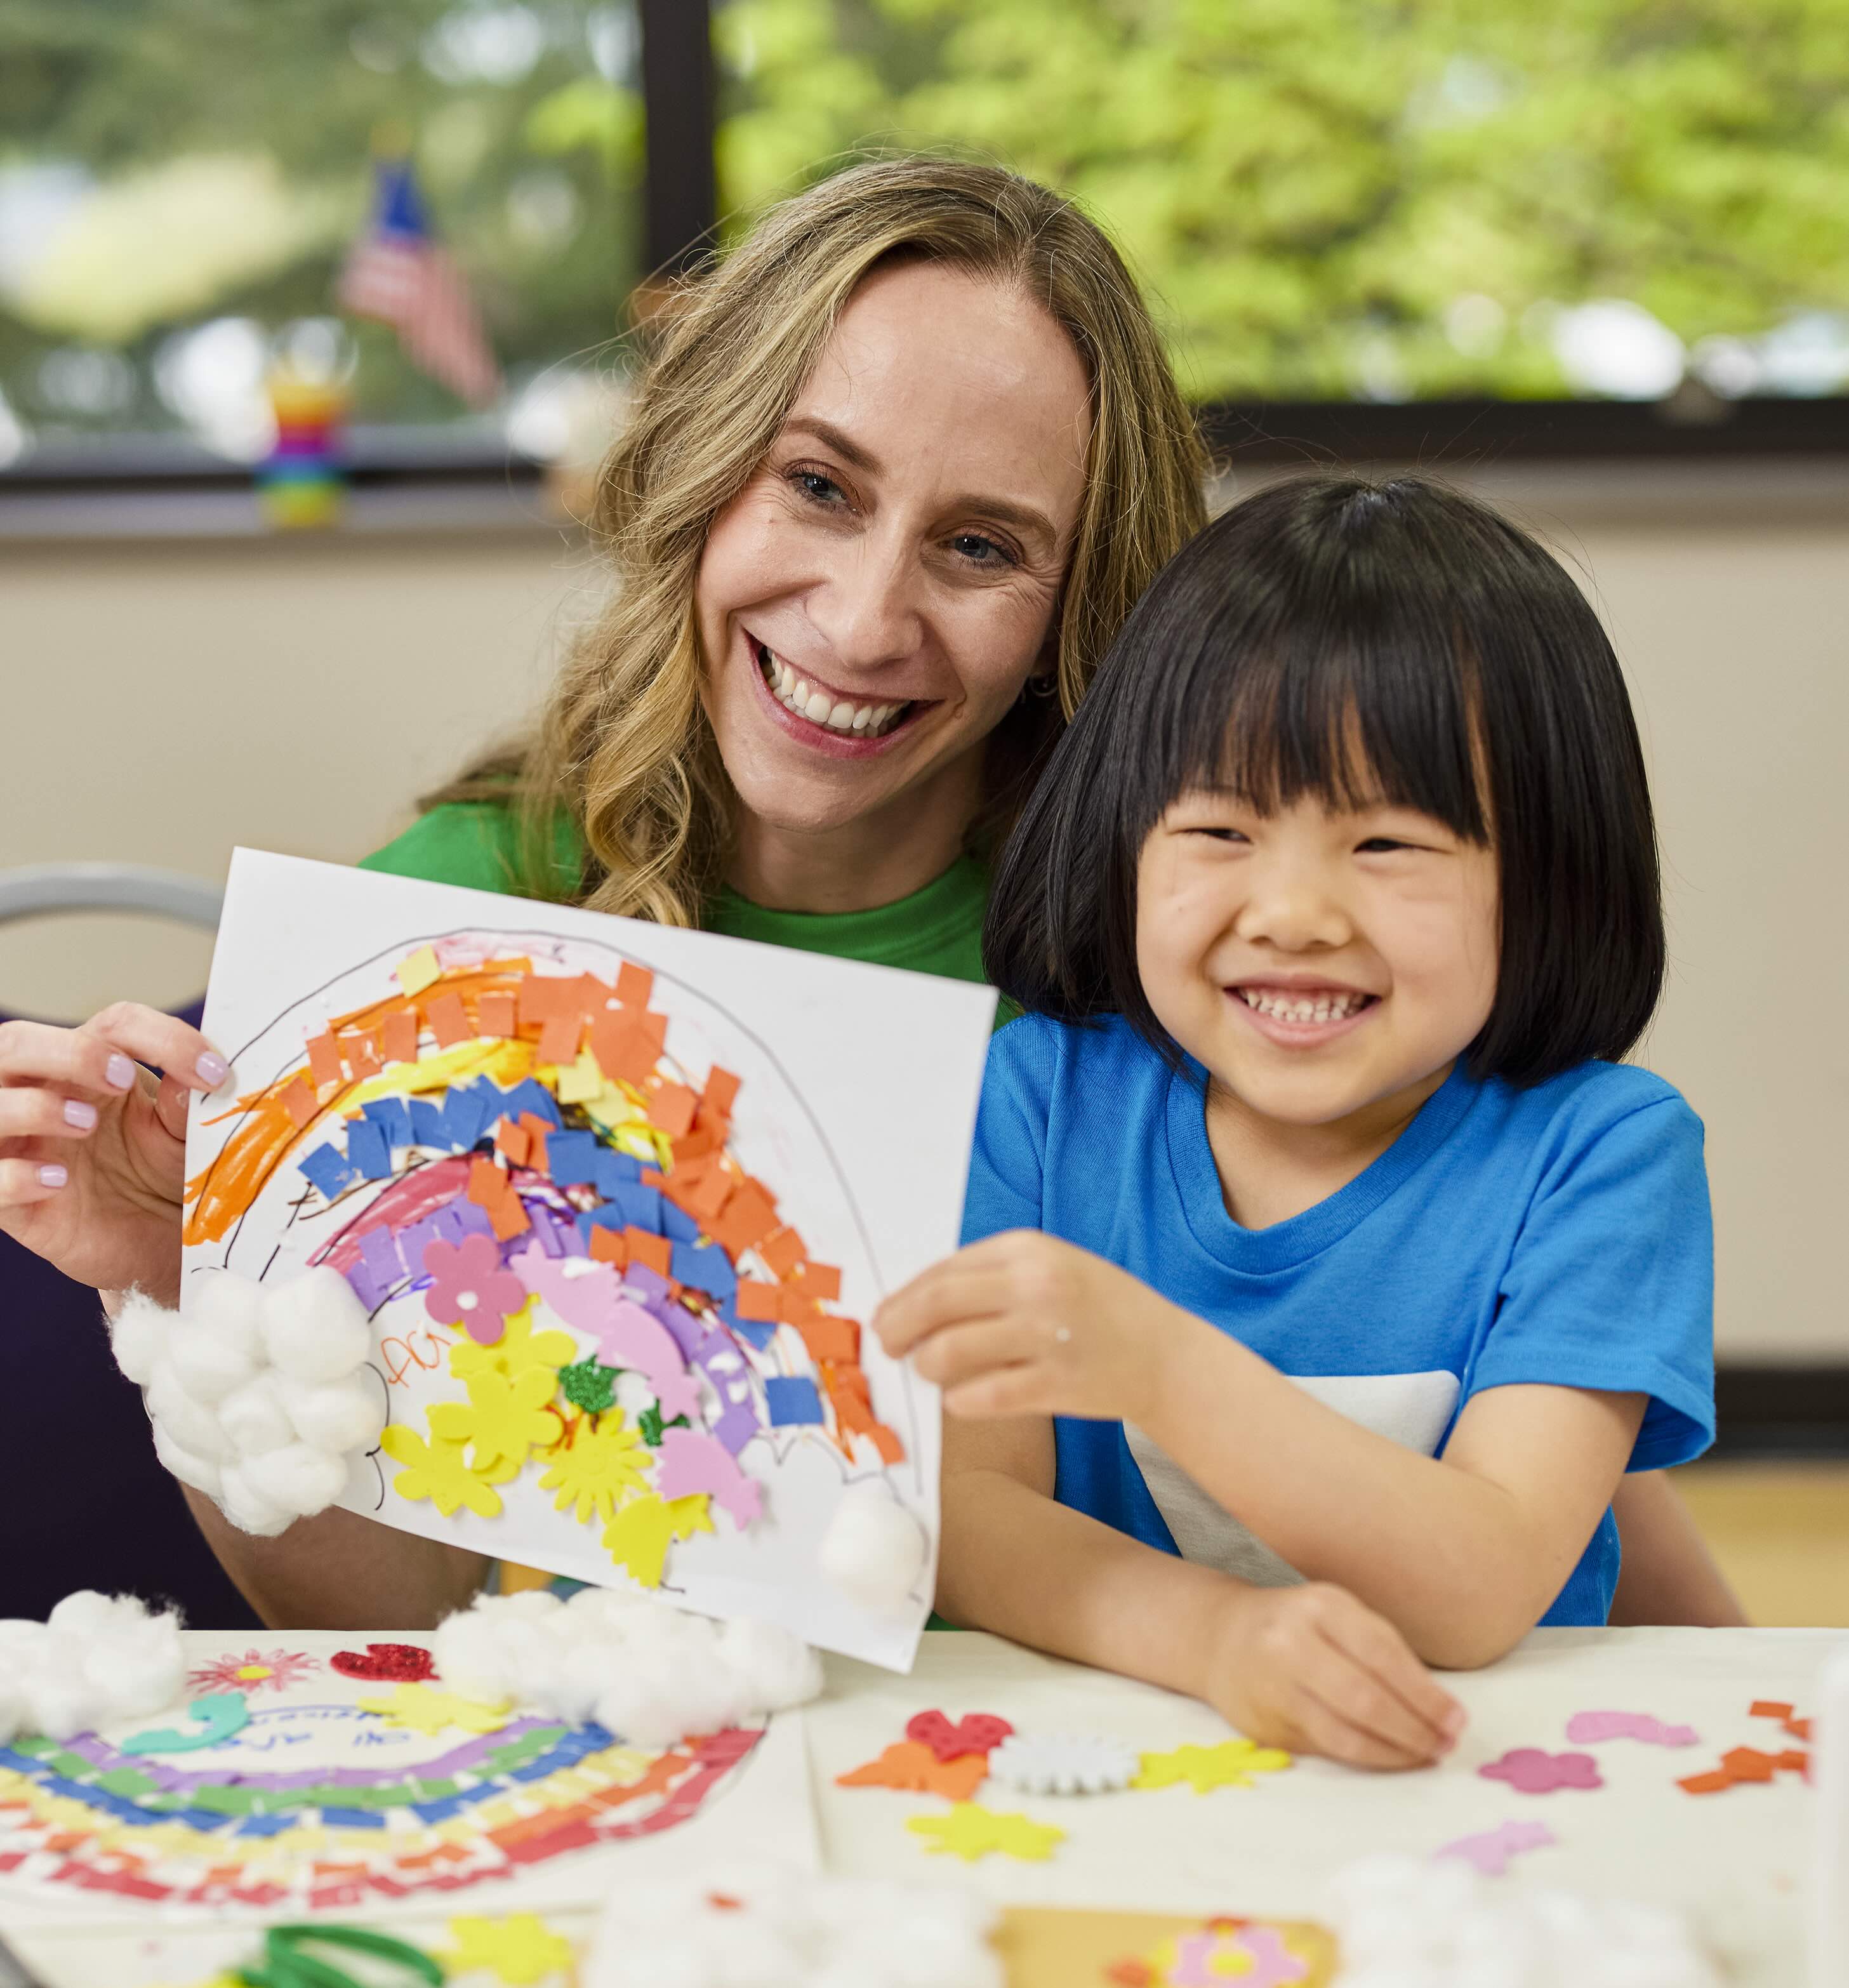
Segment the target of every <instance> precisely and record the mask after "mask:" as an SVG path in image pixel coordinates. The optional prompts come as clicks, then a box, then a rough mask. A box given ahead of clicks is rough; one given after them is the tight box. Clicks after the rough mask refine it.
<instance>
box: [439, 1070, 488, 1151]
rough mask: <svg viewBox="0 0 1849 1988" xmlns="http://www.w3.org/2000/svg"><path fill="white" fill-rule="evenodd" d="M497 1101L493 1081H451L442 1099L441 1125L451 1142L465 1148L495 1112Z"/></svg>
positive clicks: (472, 1141) (475, 1138)
mask: <svg viewBox="0 0 1849 1988" xmlns="http://www.w3.org/2000/svg"><path fill="white" fill-rule="evenodd" d="M500 1102H501V1094H500V1092H499V1090H497V1089H496V1088H495V1086H494V1085H493V1084H488V1083H486V1082H484V1083H482V1084H480V1085H475V1084H451V1086H450V1087H449V1095H448V1097H445V1099H444V1100H443V1126H444V1129H445V1131H447V1132H448V1134H449V1139H450V1144H451V1145H453V1146H455V1147H457V1148H459V1149H460V1150H461V1151H464V1152H467V1151H468V1149H469V1148H470V1147H471V1146H472V1145H473V1144H475V1141H477V1140H478V1138H481V1136H482V1131H483V1129H484V1128H485V1127H486V1126H487V1125H488V1124H491V1123H492V1121H493V1119H494V1117H495V1116H496V1115H498V1114H499V1107H500Z"/></svg>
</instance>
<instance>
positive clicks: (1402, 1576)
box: [875, 1231, 1644, 1669]
mask: <svg viewBox="0 0 1849 1988" xmlns="http://www.w3.org/2000/svg"><path fill="white" fill-rule="evenodd" d="M875 1324H876V1327H877V1330H878V1331H879V1334H880V1336H881V1340H882V1341H883V1342H884V1344H885V1345H886V1347H887V1351H889V1352H891V1353H894V1354H906V1353H909V1352H912V1351H914V1349H915V1350H916V1353H917V1361H916V1364H917V1366H918V1371H919V1372H920V1373H921V1374H923V1375H924V1376H925V1378H927V1379H929V1380H933V1381H938V1382H939V1383H941V1384H942V1385H943V1386H944V1387H945V1388H946V1389H947V1390H948V1393H947V1395H946V1398H945V1407H946V1408H947V1410H948V1412H950V1413H951V1414H952V1415H965V1416H970V1417H991V1416H1004V1415H1013V1416H1019V1415H1030V1414H1031V1415H1062V1414H1063V1415H1089V1416H1095V1417H1098V1418H1103V1419H1108V1420H1113V1421H1115V1420H1120V1419H1121V1420H1124V1421H1128V1422H1135V1423H1137V1425H1139V1426H1141V1428H1144V1430H1146V1431H1147V1432H1148V1434H1149V1435H1151V1436H1152V1437H1153V1438H1154V1439H1155V1441H1156V1442H1159V1443H1160V1444H1161V1445H1162V1447H1163V1448H1164V1449H1165V1450H1167V1451H1168V1453H1169V1455H1171V1456H1172V1457H1173V1458H1174V1459H1175V1461H1176V1462H1178V1464H1180V1466H1181V1468H1182V1469H1184V1470H1185V1471H1187V1472H1188V1474H1189V1475H1190V1476H1192V1477H1193V1478H1195V1480H1196V1481H1197V1482H1198V1483H1200V1484H1201V1485H1202V1486H1203V1487H1204V1488H1205V1489H1206V1490H1207V1491H1208V1493H1211V1495H1212V1496H1213V1497H1214V1498H1215V1499H1217V1500H1218V1501H1219V1503H1220V1504H1222V1505H1223V1506H1225V1509H1226V1510H1228V1511H1229V1512H1230V1513H1232V1514H1233V1515H1234V1516H1235V1517H1237V1518H1239V1519H1240V1520H1242V1521H1243V1522H1244V1523H1245V1524H1246V1526H1248V1527H1249V1529H1250V1530H1252V1532H1253V1533H1255V1534H1256V1535H1257V1537H1259V1539H1261V1540H1263V1541H1264V1542H1265V1543H1266V1545H1267V1546H1269V1547H1271V1548H1272V1549H1273V1551H1274V1552H1276V1553H1278V1554H1281V1555H1282V1556H1283V1558H1284V1559H1285V1560H1288V1561H1289V1562H1290V1564H1291V1565H1292V1566H1293V1567H1296V1568H1298V1569H1299V1570H1300V1571H1301V1572H1303V1574H1306V1576H1308V1577H1310V1579H1311V1580H1313V1581H1333V1582H1336V1583H1338V1584H1340V1585H1341V1586H1342V1587H1346V1588H1348V1589H1350V1591H1352V1592H1353V1593H1354V1594H1355V1595H1357V1596H1358V1597H1360V1599H1361V1601H1364V1602H1365V1603H1367V1605H1368V1606H1369V1607H1370V1608H1374V1609H1377V1610H1378V1611H1379V1612H1380V1613H1381V1614H1383V1615H1384V1616H1386V1617H1387V1618H1388V1620H1389V1621H1391V1622H1392V1623H1394V1625H1396V1626H1397V1627H1398V1628H1399V1629H1400V1630H1401V1631H1402V1633H1403V1634H1404V1636H1405V1638H1406V1640H1407V1641H1408V1643H1409V1644H1410V1645H1411V1647H1412V1648H1413V1650H1414V1651H1415V1652H1417V1653H1418V1655H1419V1656H1420V1657H1421V1658H1424V1659H1425V1662H1428V1663H1432V1664H1437V1665H1444V1666H1446V1667H1448V1668H1457V1669H1470V1668H1475V1667H1476V1666H1477V1665H1482V1664H1486V1663H1490V1662H1494V1661H1495V1659H1496V1658H1498V1657H1499V1656H1501V1655H1503V1654H1504V1653H1505V1652H1506V1651H1508V1650H1509V1649H1510V1648H1512V1647H1513V1645H1515V1643H1516V1642H1517V1641H1519V1639H1520V1638H1521V1637H1522V1636H1523V1635H1526V1632H1527V1631H1529V1630H1530V1629H1531V1628H1533V1626H1534V1625H1535V1623H1536V1621H1537V1620H1538V1619H1539V1618H1540V1616H1541V1614H1543V1612H1544V1611H1545V1610H1546V1608H1547V1605H1548V1604H1549V1603H1550V1601H1552V1600H1553V1597H1554V1596H1555V1595H1556V1594H1558V1593H1559V1591H1560V1588H1561V1587H1562V1586H1563V1584H1565V1581H1566V1580H1567V1576H1568V1574H1570V1573H1571V1572H1572V1570H1573V1568H1574V1564H1576V1562H1577V1560H1578V1559H1579V1557H1580V1554H1583V1553H1584V1550H1585V1548H1586V1544H1587V1541H1588V1540H1590V1538H1591V1537H1592V1533H1593V1530H1594V1526H1596V1525H1597V1523H1598V1520H1599V1517H1600V1515H1601V1513H1603V1512H1604V1510H1605V1507H1606V1506H1607V1504H1609V1503H1610V1502H1611V1494H1612V1493H1613V1491H1614V1489H1615V1488H1616V1486H1617V1483H1618V1479H1619V1478H1620V1476H1621V1474H1622V1472H1623V1470H1624V1465H1625V1463H1626V1462H1627V1461H1628V1459H1629V1457H1630V1454H1631V1445H1632V1444H1633V1442H1634V1440H1635V1438H1636V1435H1637V1432H1638V1427H1639V1425H1640V1424H1641V1422H1642V1419H1643V1413H1644V1396H1643V1395H1638V1394H1624V1395H1620V1394H1604V1393H1598V1392H1594V1391H1590V1390H1584V1389H1580V1388H1561V1387H1551V1386H1505V1387H1498V1388H1490V1389H1488V1390H1486V1391H1485V1392H1483V1393H1482V1394H1480V1395H1477V1396H1476V1397H1475V1398H1474V1399H1472V1401H1470V1402H1469V1404H1468V1405H1467V1406H1466V1407H1465V1410H1464V1412H1463V1413H1462V1415H1460V1416H1459V1419H1458V1423H1457V1426H1456V1428H1455V1429H1454V1430H1453V1432H1452V1438H1451V1440H1450V1442H1449V1443H1448V1445H1446V1447H1445V1454H1444V1455H1443V1457H1442V1459H1441V1458H1435V1457H1429V1456H1422V1455H1419V1454H1418V1452H1415V1451H1413V1450H1411V1449H1406V1448H1404V1446H1403V1445H1401V1444H1398V1443H1396V1442H1391V1441H1390V1440H1389V1439H1388V1438H1387V1437H1385V1436H1381V1435H1376V1434H1375V1433H1374V1432H1373V1431H1372V1430H1371V1429H1367V1428H1363V1427H1362V1426H1361V1424H1359V1423H1358V1422H1352V1421H1350V1419H1349V1418H1347V1416H1346V1415H1340V1414H1339V1413H1337V1411H1336V1410H1334V1409H1333V1408H1327V1407H1325V1406H1324V1405H1323V1403H1321V1402H1320V1401H1317V1400H1316V1399H1314V1398H1313V1397H1312V1396H1311V1395H1308V1394H1306V1392H1305V1391H1303V1389H1302V1388H1299V1387H1297V1386H1296V1385H1295V1384H1293V1382H1291V1381H1289V1380H1288V1379H1286V1378H1285V1376H1284V1375H1283V1374H1280V1373H1279V1372H1278V1371H1277V1370H1276V1368H1273V1367H1272V1366H1271V1365H1269V1364H1268V1363H1267V1362H1266V1361H1264V1360H1263V1359H1261V1358H1260V1357H1259V1356H1258V1355H1257V1354H1255V1353H1253V1352H1252V1351H1249V1349H1248V1348H1247V1347H1244V1346H1242V1345H1241V1344H1239V1342H1238V1341H1236V1340H1234V1339H1232V1338H1231V1337H1229V1336H1228V1335H1227V1334H1225V1333H1223V1332H1221V1331H1219V1330H1217V1329H1216V1328H1215V1327H1213V1326H1212V1325H1209V1324H1207V1323H1206V1322H1205V1320H1202V1319H1198V1318H1196V1317H1194V1316H1193V1315H1192V1313H1188V1312H1185V1311H1183V1310H1181V1308H1180V1307H1178V1306H1177V1305H1174V1304H1171V1303H1169V1301H1168V1300H1167V1299H1165V1298H1162V1297H1158V1295H1157V1294H1156V1293H1154V1291H1152V1290H1150V1289H1149V1288H1148V1286H1146V1285H1144V1284H1142V1283H1139V1282H1138V1281H1137V1280H1136V1279H1135V1278H1134V1277H1132V1276H1129V1275H1128V1274H1127V1273H1126V1272H1124V1271H1122V1270H1118V1269H1117V1268H1116V1266H1114V1265H1112V1264H1109V1263H1105V1262H1104V1260H1103V1259H1100V1258H1099V1257H1097V1256H1092V1255H1090V1253H1088V1252H1087V1251H1084V1250H1082V1249H1076V1248H1074V1247H1073V1246H1072V1245H1071V1244H1070V1243H1066V1242H1060V1241H1057V1240H1056V1239H1054V1238H1053V1237H1051V1236H1044V1235H1041V1234H1039V1233H1036V1232H1030V1231H1016V1232H1012V1233H1009V1234H1005V1235H1001V1236H992V1237H991V1238H990V1239H989V1240H988V1241H986V1242H980V1243H978V1244H975V1246H972V1247H971V1248H969V1249H964V1250H962V1251H960V1252H959V1253H958V1254H957V1255H956V1256H953V1257H952V1258H950V1259H948V1261H946V1262H945V1263H941V1264H939V1265H938V1266H936V1267H935V1269H933V1270H928V1271H927V1272H926V1273H924V1276H921V1277H920V1278H918V1279H917V1280H915V1281H914V1283H911V1285H909V1286H908V1287H907V1288H906V1289H905V1290H904V1291H901V1293H898V1294H897V1296H896V1297H893V1298H891V1299H890V1300H887V1303H886V1304H885V1305H884V1306H883V1307H881V1311H880V1313H879V1314H878V1315H877V1318H876V1320H875ZM1022 1573H1023V1577H1028V1576H1029V1570H1028V1569H1026V1568H1025V1567H1024V1568H1023V1570H1022Z"/></svg>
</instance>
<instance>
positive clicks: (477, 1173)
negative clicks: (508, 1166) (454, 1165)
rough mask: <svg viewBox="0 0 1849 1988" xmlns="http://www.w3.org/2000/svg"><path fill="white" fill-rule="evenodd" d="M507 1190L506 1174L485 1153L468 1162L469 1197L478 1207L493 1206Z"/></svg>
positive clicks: (478, 1154)
mask: <svg viewBox="0 0 1849 1988" xmlns="http://www.w3.org/2000/svg"><path fill="white" fill-rule="evenodd" d="M505 1122H506V1121H505V1120H503V1121H502V1123H503V1124H505ZM506 1192H507V1176H506V1175H505V1174H504V1173H502V1171H501V1169H500V1168H499V1167H498V1166H496V1165H495V1163H494V1161H492V1160H491V1159H490V1158H488V1155H486V1154H485V1153H477V1154H476V1155H475V1156H474V1157H473V1158H472V1159H471V1160H470V1161H469V1163H468V1198H469V1199H470V1200H471V1201H472V1202H474V1203H475V1205H476V1207H478V1208H492V1207H493V1206H494V1205H495V1202H497V1201H499V1200H500V1199H501V1198H502V1196H503V1195H505V1193H506Z"/></svg>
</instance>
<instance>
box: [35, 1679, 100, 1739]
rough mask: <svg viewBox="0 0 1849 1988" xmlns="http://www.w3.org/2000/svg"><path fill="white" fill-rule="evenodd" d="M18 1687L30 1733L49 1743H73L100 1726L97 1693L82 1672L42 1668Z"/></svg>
mask: <svg viewBox="0 0 1849 1988" xmlns="http://www.w3.org/2000/svg"><path fill="white" fill-rule="evenodd" d="M19 1685H20V1692H19V1695H20V1697H21V1699H22V1701H23V1706H22V1709H23V1710H24V1712H25V1726H26V1727H27V1729H28V1730H29V1731H31V1732H33V1733H43V1734H44V1736H45V1737H46V1739H75V1738H76V1736H77V1734H79V1733H88V1732H90V1730H92V1729H93V1727H94V1726H96V1723H97V1713H98V1710H99V1707H98V1704H97V1699H98V1693H97V1692H96V1687H95V1686H94V1685H92V1684H91V1683H90V1682H89V1681H88V1680H87V1679H86V1678H85V1677H84V1676H83V1673H82V1672H80V1671H75V1670H66V1669H63V1668H60V1667H58V1666H56V1665H49V1664H42V1665H39V1666H38V1667H37V1668H35V1669H33V1670H31V1671H29V1672H27V1673H26V1675H25V1676H24V1677H23V1678H22V1679H20V1680H19Z"/></svg>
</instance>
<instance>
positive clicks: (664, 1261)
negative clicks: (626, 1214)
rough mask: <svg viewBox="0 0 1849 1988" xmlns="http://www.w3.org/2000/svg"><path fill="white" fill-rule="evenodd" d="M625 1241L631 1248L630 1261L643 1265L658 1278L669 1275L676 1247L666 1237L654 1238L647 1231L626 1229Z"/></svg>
mask: <svg viewBox="0 0 1849 1988" xmlns="http://www.w3.org/2000/svg"><path fill="white" fill-rule="evenodd" d="M623 1240H624V1242H626V1243H627V1244H628V1246H629V1260H630V1262H631V1263H641V1264H643V1265H644V1266H646V1267H647V1269H649V1270H653V1271H654V1273H655V1275H656V1276H658V1277H664V1276H667V1275H668V1270H669V1268H670V1266H671V1265H672V1263H673V1261H674V1247H673V1245H672V1244H671V1243H670V1242H669V1241H668V1238H667V1237H666V1236H653V1235H651V1234H650V1233H649V1232H648V1231H647V1229H624V1232H623Z"/></svg>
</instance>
